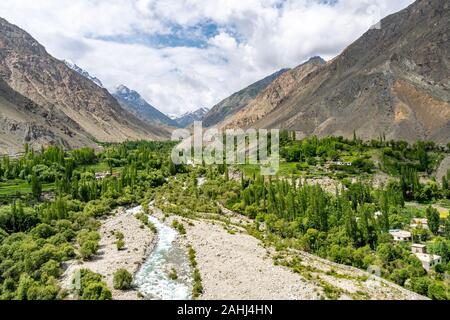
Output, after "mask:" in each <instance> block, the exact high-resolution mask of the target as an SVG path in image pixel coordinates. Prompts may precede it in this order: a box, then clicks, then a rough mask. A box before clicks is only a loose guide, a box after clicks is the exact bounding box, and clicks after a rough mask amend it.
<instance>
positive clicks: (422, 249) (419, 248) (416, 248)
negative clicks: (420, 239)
mask: <svg viewBox="0 0 450 320" xmlns="http://www.w3.org/2000/svg"><path fill="white" fill-rule="evenodd" d="M411 251H412V253H414V254H416V253H427V246H426V245H423V244H417V243H414V244H413V245H412V246H411Z"/></svg>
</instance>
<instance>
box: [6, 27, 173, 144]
mask: <svg viewBox="0 0 450 320" xmlns="http://www.w3.org/2000/svg"><path fill="white" fill-rule="evenodd" d="M0 89H1V90H0V107H1V108H0V149H1V150H0V153H6V152H8V153H13V152H14V151H16V150H20V149H21V146H22V145H23V143H25V142H28V143H29V144H31V145H32V146H36V147H37V146H40V145H48V144H50V143H60V144H63V145H65V146H66V147H68V148H71V147H80V146H86V145H88V146H94V145H95V142H94V141H102V142H121V141H124V140H127V139H130V140H137V139H161V138H164V137H166V136H168V132H167V129H164V128H160V127H158V126H152V125H150V124H147V123H144V122H143V121H141V120H139V119H137V118H136V117H135V116H133V115H132V114H130V113H128V112H127V111H125V110H124V109H122V107H121V106H120V105H119V104H118V102H117V101H116V99H114V98H113V97H112V96H111V95H110V94H109V93H108V91H107V90H105V89H102V88H100V87H98V86H97V85H95V84H94V83H93V82H91V81H90V80H88V79H86V78H84V77H83V76H81V75H79V74H78V73H77V72H75V71H73V70H71V69H70V68H68V67H67V66H66V65H65V64H64V63H63V62H61V61H59V60H57V59H55V58H53V57H52V56H50V55H49V54H48V53H47V52H46V50H45V48H44V47H43V46H42V45H40V44H39V43H38V42H37V41H36V40H35V39H33V38H32V37H31V36H30V35H29V34H28V33H26V32H25V31H23V30H21V29H20V28H18V27H17V26H14V25H12V24H10V23H8V22H7V21H6V20H4V19H1V18H0Z"/></svg>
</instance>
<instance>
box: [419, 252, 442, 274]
mask: <svg viewBox="0 0 450 320" xmlns="http://www.w3.org/2000/svg"><path fill="white" fill-rule="evenodd" d="M415 256H416V257H417V258H418V259H419V260H420V262H422V266H423V268H424V269H425V270H426V271H427V272H430V270H431V268H433V267H434V266H435V265H437V264H439V263H441V262H442V257H441V256H438V255H435V254H428V253H416V254H415Z"/></svg>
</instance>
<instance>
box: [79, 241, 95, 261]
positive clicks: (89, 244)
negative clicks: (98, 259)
mask: <svg viewBox="0 0 450 320" xmlns="http://www.w3.org/2000/svg"><path fill="white" fill-rule="evenodd" d="M97 250H98V242H96V241H92V240H88V241H86V242H84V243H83V245H82V246H81V248H80V255H81V258H83V260H89V259H90V258H91V257H92V256H93V255H95V254H96V253H97Z"/></svg>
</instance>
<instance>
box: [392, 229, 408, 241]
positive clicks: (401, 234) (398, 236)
mask: <svg viewBox="0 0 450 320" xmlns="http://www.w3.org/2000/svg"><path fill="white" fill-rule="evenodd" d="M389 233H390V234H391V236H393V237H394V241H411V240H412V235H411V232H409V231H405V230H390V231H389Z"/></svg>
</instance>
